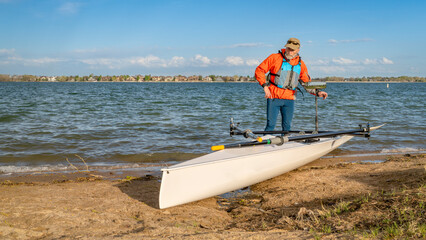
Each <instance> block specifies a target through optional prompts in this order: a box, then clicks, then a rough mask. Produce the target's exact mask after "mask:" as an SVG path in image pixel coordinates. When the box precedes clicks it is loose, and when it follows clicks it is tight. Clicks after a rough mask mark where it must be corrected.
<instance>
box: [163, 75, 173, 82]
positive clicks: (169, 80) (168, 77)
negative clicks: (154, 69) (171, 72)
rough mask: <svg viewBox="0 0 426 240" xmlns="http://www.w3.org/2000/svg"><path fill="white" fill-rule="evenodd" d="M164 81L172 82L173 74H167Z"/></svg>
mask: <svg viewBox="0 0 426 240" xmlns="http://www.w3.org/2000/svg"><path fill="white" fill-rule="evenodd" d="M164 81H165V82H171V81H173V77H172V76H167V77H165V78H164Z"/></svg>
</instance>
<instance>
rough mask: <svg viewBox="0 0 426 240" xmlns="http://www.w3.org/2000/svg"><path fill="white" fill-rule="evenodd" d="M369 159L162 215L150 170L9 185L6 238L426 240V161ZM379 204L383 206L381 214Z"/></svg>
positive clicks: (306, 170)
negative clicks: (401, 215)
mask: <svg viewBox="0 0 426 240" xmlns="http://www.w3.org/2000/svg"><path fill="white" fill-rule="evenodd" d="M383 157H384V158H383ZM367 158H368V157H367V156H358V157H349V158H344V157H336V158H324V159H319V160H317V161H314V162H312V163H310V164H308V165H305V166H303V167H300V168H298V169H295V170H293V171H291V172H288V173H285V174H283V175H280V176H278V177H275V178H272V179H270V180H267V181H264V182H261V183H258V184H255V185H253V186H250V188H249V191H240V192H238V191H236V192H234V193H233V194H229V196H228V197H226V198H224V197H221V196H217V197H212V198H208V199H204V200H200V201H198V202H193V203H189V204H185V205H181V206H177V207H173V208H167V209H162V210H160V209H158V192H159V187H160V179H161V178H160V176H158V175H151V174H152V173H147V172H145V173H142V172H135V173H132V175H127V174H128V173H123V175H119V174H116V175H114V176H113V177H111V176H102V175H100V174H99V173H98V172H95V171H91V172H81V171H80V172H77V173H69V174H52V175H47V176H43V177H44V179H41V178H39V179H35V178H32V177H33V176H23V177H20V178H15V179H12V178H9V179H1V180H0V237H3V238H6V239H15V238H16V239H34V238H40V239H57V238H69V239H71V238H79V239H94V238H98V239H99V238H102V239H135V238H136V239H141V238H143V239H164V238H173V239H241V238H248V239H307V238H321V239H336V238H388V237H392V238H404V237H408V238H410V237H417V238H421V237H425V236H426V232H425V231H424V226H426V220H425V219H424V216H423V215H422V214H423V213H424V204H423V205H422V204H421V201H423V203H424V196H425V195H426V185H425V182H426V158H425V155H424V154H405V155H404V154H401V155H390V156H376V158H375V159H376V160H380V161H377V162H362V161H363V160H374V159H371V158H369V159H367ZM354 159H355V160H356V161H355V162H353V160H354ZM106 174H107V175H108V174H109V173H106ZM377 207H379V208H380V209H381V210H380V211H378V212H377ZM395 209H397V210H398V211H397V212H395V211H394V210H395ZM403 209H405V210H404V211H410V214H411V215H410V217H409V218H408V222H407V221H405V220H401V221H400V220H398V216H399V215H395V214H396V213H398V212H399V210H401V211H402V210H403ZM419 214H420V215H419ZM422 216H423V217H422ZM385 218H386V219H391V222H390V224H387V223H385V222H383V219H385ZM392 221H395V223H396V227H395V226H394V225H392V224H393V222H392ZM369 226H370V227H369ZM422 226H423V228H422ZM389 228H395V229H393V230H394V231H388V230H389ZM422 229H423V230H422Z"/></svg>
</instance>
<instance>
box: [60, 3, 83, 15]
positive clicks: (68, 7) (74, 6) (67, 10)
mask: <svg viewBox="0 0 426 240" xmlns="http://www.w3.org/2000/svg"><path fill="white" fill-rule="evenodd" d="M80 6H81V4H80V3H77V2H65V3H64V4H62V5H61V6H60V7H59V8H58V11H59V12H60V13H63V14H75V13H77V12H78V10H79V8H80Z"/></svg>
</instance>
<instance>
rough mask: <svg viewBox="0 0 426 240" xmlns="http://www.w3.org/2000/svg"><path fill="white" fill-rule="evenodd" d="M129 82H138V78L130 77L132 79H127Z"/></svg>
mask: <svg viewBox="0 0 426 240" xmlns="http://www.w3.org/2000/svg"><path fill="white" fill-rule="evenodd" d="M127 81H129V82H136V78H134V77H132V76H130V77H128V78H127Z"/></svg>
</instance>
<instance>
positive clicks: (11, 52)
mask: <svg viewBox="0 0 426 240" xmlns="http://www.w3.org/2000/svg"><path fill="white" fill-rule="evenodd" d="M14 54H15V49H14V48H12V49H5V48H3V49H0V57H1V56H10V55H14Z"/></svg>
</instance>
